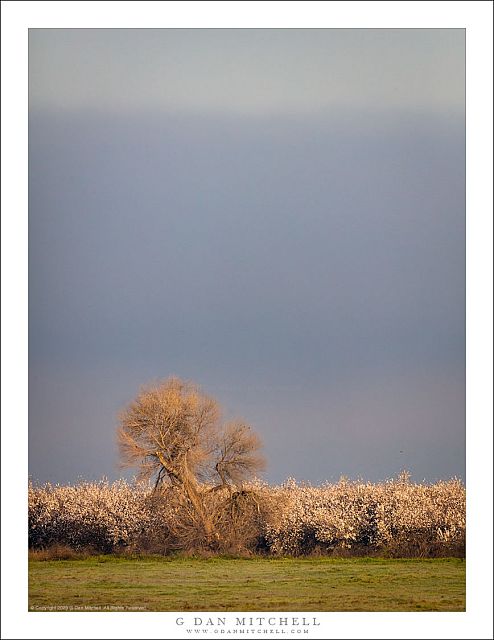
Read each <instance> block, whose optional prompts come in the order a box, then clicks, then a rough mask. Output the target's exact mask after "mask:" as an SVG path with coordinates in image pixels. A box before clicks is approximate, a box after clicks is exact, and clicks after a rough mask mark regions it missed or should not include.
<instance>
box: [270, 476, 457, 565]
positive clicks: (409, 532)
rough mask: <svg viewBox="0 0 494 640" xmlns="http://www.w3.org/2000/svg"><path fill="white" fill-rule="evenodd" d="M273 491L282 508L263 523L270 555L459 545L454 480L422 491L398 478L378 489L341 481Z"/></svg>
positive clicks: (423, 488) (288, 487) (418, 485)
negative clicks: (274, 517)
mask: <svg viewBox="0 0 494 640" xmlns="http://www.w3.org/2000/svg"><path fill="white" fill-rule="evenodd" d="M276 490H277V491H278V492H279V493H281V494H283V493H284V494H285V506H284V508H283V510H282V513H281V517H279V518H278V521H277V522H273V523H266V537H267V540H268V543H269V546H270V548H271V550H272V552H274V553H278V554H290V555H300V554H303V553H308V552H310V551H312V550H313V548H314V547H316V546H319V547H320V548H323V549H324V548H326V549H331V548H333V549H334V548H338V547H339V548H347V549H349V548H352V547H356V546H366V547H373V548H392V547H393V546H395V545H401V547H402V548H403V546H404V545H406V544H408V545H413V544H417V542H419V541H421V542H423V543H428V544H429V545H430V544H435V543H442V544H444V543H450V544H453V543H454V544H461V543H462V542H463V541H464V535H465V489H464V486H463V485H462V484H461V482H460V481H459V480H456V479H453V480H450V481H448V482H439V483H436V484H433V485H425V484H412V483H410V482H409V481H408V478H407V477H406V476H401V477H400V478H399V479H398V480H394V481H393V480H390V481H388V482H384V483H380V484H371V483H361V482H349V481H346V480H343V481H340V482H339V483H337V484H325V485H323V486H321V487H311V486H302V487H299V486H297V485H294V484H293V483H291V484H288V485H286V486H285V487H282V488H279V489H276ZM286 498H288V500H286Z"/></svg>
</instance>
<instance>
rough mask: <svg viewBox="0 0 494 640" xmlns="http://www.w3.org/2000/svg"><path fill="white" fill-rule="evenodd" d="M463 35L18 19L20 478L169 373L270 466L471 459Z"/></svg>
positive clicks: (431, 473)
mask: <svg viewBox="0 0 494 640" xmlns="http://www.w3.org/2000/svg"><path fill="white" fill-rule="evenodd" d="M464 53H465V52H464V31H463V30H435V29H428V30H328V29H321V30H296V29H289V30H269V29H265V30H243V29H242V30H207V29H200V30H179V29H177V30H106V29H98V30H79V29H74V30H45V29H43V30H40V29H35V30H33V29H31V30H30V33H29V91H30V104H29V107H30V123H29V124H30V127H29V242H30V263H29V269H30V271H29V278H30V280H29V309H30V344H29V347H30V379H29V396H30V397H29V401H30V418H29V439H30V455H29V463H30V473H31V475H32V477H33V478H34V479H35V480H39V481H54V482H62V483H65V482H73V481H76V480H77V479H78V477H84V478H86V479H98V478H101V477H102V476H108V477H109V478H111V479H113V478H116V477H119V476H120V475H122V472H121V470H119V469H118V466H117V462H118V456H117V450H116V447H115V437H114V434H115V428H116V424H117V415H118V412H119V410H121V409H122V408H123V407H124V406H125V404H126V403H127V402H129V401H130V400H131V399H132V398H133V397H134V396H135V395H136V393H137V391H138V389H139V387H140V385H141V384H143V383H145V382H147V381H150V380H153V379H156V378H165V377H168V376H169V375H171V374H177V375H180V376H183V377H185V378H189V379H192V380H194V381H196V382H198V383H199V384H201V385H202V386H203V388H204V390H205V391H207V392H209V393H211V394H212V395H214V396H216V397H217V399H218V400H219V401H220V402H221V403H222V405H223V406H224V407H225V413H226V415H227V416H229V417H233V416H240V417H243V418H244V419H246V420H247V421H248V422H250V423H251V424H252V425H253V427H254V428H255V429H256V430H257V431H258V432H259V434H260V435H261V437H262V439H263V441H264V443H265V453H266V456H267V459H268V469H267V472H266V474H265V478H266V479H267V480H268V481H270V482H279V481H282V480H284V479H285V478H287V477H289V476H292V477H295V478H298V479H300V480H309V481H311V482H321V481H323V480H325V479H328V480H337V479H338V478H339V477H340V475H342V474H343V475H345V476H348V477H351V478H355V477H362V478H365V479H370V480H379V479H384V478H387V477H390V476H393V475H396V474H397V473H398V472H399V471H400V470H401V469H403V468H406V469H408V470H409V471H410V472H411V473H412V476H413V478H414V479H416V480H422V479H424V478H425V479H427V480H428V481H433V480H436V479H438V478H448V477H451V476H454V475H457V476H461V477H464V472H465V462H464V454H465V451H464V449H465V390H464V384H465V310H464V307H465V273H464V272H465V265H464V261H465V249H464V243H465V184H464V177H465V130H464V97H465V96H464V80H465V77H464V76H465V70H464Z"/></svg>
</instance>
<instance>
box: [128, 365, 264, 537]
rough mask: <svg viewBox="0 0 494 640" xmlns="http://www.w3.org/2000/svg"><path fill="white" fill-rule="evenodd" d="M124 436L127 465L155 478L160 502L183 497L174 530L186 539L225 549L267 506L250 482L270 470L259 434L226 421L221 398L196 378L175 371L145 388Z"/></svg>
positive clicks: (144, 476)
mask: <svg viewBox="0 0 494 640" xmlns="http://www.w3.org/2000/svg"><path fill="white" fill-rule="evenodd" d="M118 442H119V448H120V455H121V462H122V464H123V465H124V466H128V467H136V468H137V469H138V470H139V478H140V479H141V480H148V481H150V480H152V481H153V482H154V489H155V491H154V500H156V501H159V500H171V501H173V502H174V503H176V510H177V514H176V516H177V517H176V518H174V521H173V522H174V523H173V527H172V529H173V530H170V531H169V532H168V533H169V535H170V537H172V538H176V539H179V540H180V541H181V544H182V545H183V544H184V543H185V545H186V546H189V547H191V548H194V547H197V546H205V547H209V548H219V547H225V545H228V543H231V542H232V541H233V542H234V538H235V535H237V536H238V534H240V533H241V530H242V529H243V524H244V520H245V518H243V517H242V516H243V515H245V516H247V515H248V518H249V521H252V517H253V512H254V515H255V511H256V509H257V510H259V505H258V504H257V502H256V497H255V495H254V494H253V493H252V492H249V491H246V490H245V489H243V488H242V487H243V483H244V482H245V481H246V480H248V479H249V478H250V477H252V475H253V474H254V473H255V472H256V471H260V470H261V469H263V468H264V458H263V456H262V455H261V453H260V448H261V442H260V439H259V437H258V436H257V434H255V433H254V432H253V431H252V429H251V427H250V426H249V425H248V424H246V423H245V422H243V421H240V420H236V421H232V422H226V423H224V422H223V421H222V419H221V410H220V406H219V404H218V402H217V401H216V400H215V399H213V398H211V397H209V396H208V395H206V394H204V393H203V392H202V391H201V390H200V388H199V387H198V386H197V385H195V384H194V383H192V382H187V381H183V380H181V379H179V378H176V377H172V378H168V379H167V380H165V381H163V382H160V383H157V384H154V385H150V386H147V387H145V388H143V389H142V390H141V391H140V393H139V394H138V396H137V398H136V399H135V400H134V401H133V402H132V403H131V404H130V405H129V406H128V407H127V408H126V409H125V411H123V413H122V414H121V417H120V425H119V428H118ZM213 492H214V493H217V497H216V499H212V496H211V494H212V493H213ZM245 535H246V531H245V530H244V531H243V536H244V537H245Z"/></svg>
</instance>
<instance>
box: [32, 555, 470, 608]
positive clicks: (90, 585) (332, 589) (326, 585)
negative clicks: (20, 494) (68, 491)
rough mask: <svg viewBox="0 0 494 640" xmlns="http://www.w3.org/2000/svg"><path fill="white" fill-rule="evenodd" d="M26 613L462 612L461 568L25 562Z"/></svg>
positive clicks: (362, 563)
mask: <svg viewBox="0 0 494 640" xmlns="http://www.w3.org/2000/svg"><path fill="white" fill-rule="evenodd" d="M29 609H30V610H31V611H105V610H107V611H117V610H129V611H136V610H137V611H464V610H465V563H464V562H463V561H462V560H461V559H457V558H447V559H431V560H425V559H424V560H423V559H411V560H396V559H389V560H388V559H380V558H351V559H332V558H307V559H298V558H295V559H294V558H286V559H225V558H210V559H195V558H194V559H190V558H173V559H170V558H156V557H148V558H141V559H128V558H118V557H114V556H98V557H92V558H88V559H84V560H53V561H41V560H31V561H30V563H29Z"/></svg>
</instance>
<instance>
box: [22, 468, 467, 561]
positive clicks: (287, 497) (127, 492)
mask: <svg viewBox="0 0 494 640" xmlns="http://www.w3.org/2000/svg"><path fill="white" fill-rule="evenodd" d="M204 497H205V500H204V504H205V508H206V509H208V511H209V513H210V514H211V515H212V517H213V519H214V522H215V526H216V531H217V537H218V544H217V546H216V550H217V551H222V550H223V551H224V550H235V551H240V550H241V549H249V550H251V551H256V550H260V549H262V550H263V551H266V552H269V553H272V554H281V555H302V554H307V553H311V552H313V551H314V550H315V549H320V550H323V551H326V552H328V551H329V552H331V551H334V550H335V549H347V550H348V549H350V550H352V549H357V548H360V549H367V550H374V549H375V550H379V549H380V550H390V549H391V550H392V549H393V548H397V549H403V548H405V546H406V545H408V546H409V547H410V546H411V547H413V546H415V547H416V546H417V544H418V543H421V544H422V545H428V547H427V548H428V549H431V548H434V545H436V546H437V545H440V546H441V548H442V550H443V551H442V552H443V553H447V552H448V550H451V549H453V548H454V547H455V545H456V546H457V547H458V545H460V546H461V545H462V544H463V542H464V536H465V488H464V486H463V484H462V483H461V482H460V481H459V480H456V479H453V480H449V481H447V482H438V483H436V484H431V485H427V484H414V483H411V482H410V481H409V479H408V478H407V477H406V475H402V476H400V478H398V479H397V480H389V481H387V482H384V483H378V484H371V483H363V482H359V481H347V480H342V481H340V482H338V483H336V484H324V485H322V486H319V487H313V486H310V485H298V484H297V483H296V482H295V481H293V480H288V481H287V482H285V483H284V484H283V485H280V486H269V485H267V484H264V483H261V482H259V481H257V482H253V483H250V484H248V485H245V486H244V490H242V491H239V492H236V493H235V494H234V495H233V496H232V495H228V494H225V493H222V492H214V491H211V492H207V487H204ZM201 535H202V534H201V531H200V530H199V529H198V525H197V523H196V522H195V520H194V517H193V513H192V512H191V511H190V509H189V508H188V505H187V502H186V501H184V499H183V496H181V495H180V492H177V491H176V490H174V489H173V488H171V487H169V488H165V489H164V490H163V491H162V492H161V493H159V494H153V493H152V491H151V489H150V488H149V487H147V486H143V485H130V484H128V483H126V482H124V481H119V482H115V483H113V484H109V483H108V482H100V483H82V484H79V485H76V486H53V485H49V484H47V485H43V486H34V485H32V484H30V485H29V544H30V547H33V548H46V547H49V546H50V545H55V544H64V545H69V546H70V547H72V548H74V549H81V548H86V547H91V548H93V549H95V550H97V551H103V552H111V551H117V550H119V549H122V548H131V549H134V550H137V551H154V552H160V553H167V552H169V551H170V550H172V549H184V550H185V549H187V550H190V549H197V548H200V547H201V544H202V542H201V540H202V537H201Z"/></svg>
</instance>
